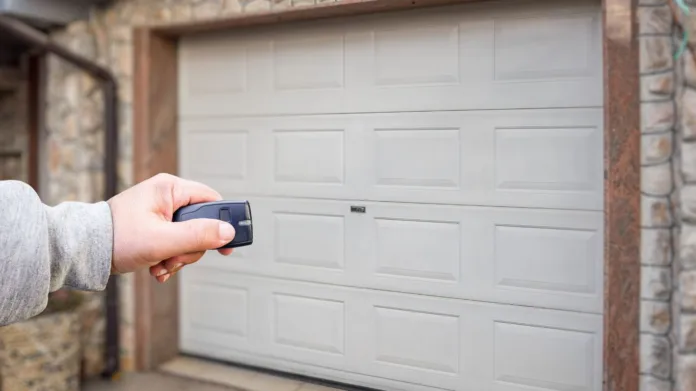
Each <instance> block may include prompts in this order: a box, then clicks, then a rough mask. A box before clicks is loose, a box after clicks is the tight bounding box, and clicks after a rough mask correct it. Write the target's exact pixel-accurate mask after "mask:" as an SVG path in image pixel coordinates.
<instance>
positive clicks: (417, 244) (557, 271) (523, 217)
mask: <svg viewBox="0 0 696 391" xmlns="http://www.w3.org/2000/svg"><path fill="white" fill-rule="evenodd" d="M250 202H251V204H252V207H253V208H254V224H255V227H254V229H255V238H258V241H257V242H256V243H255V244H254V246H251V248H250V249H249V250H250V251H249V252H247V253H245V254H244V257H243V258H239V256H238V258H235V255H233V256H232V258H228V257H222V256H219V255H217V254H213V253H211V254H207V255H206V256H205V258H204V261H203V262H202V263H201V265H196V266H195V267H199V266H200V267H203V268H214V269H222V270H233V271H237V272H243V273H250V274H255V275H266V276H274V277H279V278H291V279H296V280H304V281H316V282H321V283H325V284H338V285H344V286H354V287H365V288H373V289H383V290H389V291H407V292H412V293H419V294H427V295H435V296H445V297H455V298H463V299H472V300H484V301H493V302H499V303H510V304H522V305H538V306H543V307H548V308H559V309H569V310H579V311H585V312H593V313H601V312H602V311H603V308H602V299H601V298H602V292H603V288H602V286H603V274H602V259H603V248H602V245H603V240H602V238H603V233H602V232H603V231H602V230H603V227H602V224H603V220H602V213H601V212H564V211H550V210H528V209H514V208H484V207H445V206H440V207H437V206H435V207H434V206H426V205H416V204H395V203H374V202H363V203H350V202H345V201H343V202H342V201H316V200H315V201H311V200H293V199H275V198H251V199H250ZM351 206H361V207H364V208H365V213H352V212H351ZM252 248H253V249H252ZM240 250H241V249H240ZM251 251H253V252H251Z"/></svg>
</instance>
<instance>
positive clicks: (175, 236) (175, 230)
mask: <svg viewBox="0 0 696 391" xmlns="http://www.w3.org/2000/svg"><path fill="white" fill-rule="evenodd" d="M164 231H165V232H163V234H164V237H166V238H167V239H166V241H167V244H166V246H165V247H166V248H167V249H166V250H165V251H166V253H165V254H163V257H162V258H163V259H166V258H170V257H175V256H177V255H182V254H189V253H193V252H200V251H206V250H214V249H216V248H219V247H222V246H224V245H226V244H227V243H229V242H231V241H232V239H234V235H235V231H234V227H233V226H232V225H231V224H230V223H227V222H224V221H220V220H215V219H191V220H187V221H182V222H174V223H166V229H165V230H164Z"/></svg>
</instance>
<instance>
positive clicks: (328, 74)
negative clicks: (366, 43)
mask: <svg viewBox="0 0 696 391" xmlns="http://www.w3.org/2000/svg"><path fill="white" fill-rule="evenodd" d="M343 57H344V45H343V36H311V37H303V38H300V39H294V40H291V39H288V40H277V41H274V42H273V74H274V80H275V88H276V89H277V90H303V89H325V88H340V87H342V86H343V74H344V70H343V64H344V60H343Z"/></svg>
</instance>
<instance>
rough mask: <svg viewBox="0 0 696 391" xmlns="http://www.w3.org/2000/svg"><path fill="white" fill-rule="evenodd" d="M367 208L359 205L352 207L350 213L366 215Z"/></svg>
mask: <svg viewBox="0 0 696 391" xmlns="http://www.w3.org/2000/svg"><path fill="white" fill-rule="evenodd" d="M365 211H366V208H365V207H364V206H358V205H351V206H350V212H351V213H365Z"/></svg>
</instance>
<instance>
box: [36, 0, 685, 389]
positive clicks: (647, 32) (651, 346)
mask: <svg viewBox="0 0 696 391" xmlns="http://www.w3.org/2000/svg"><path fill="white" fill-rule="evenodd" d="M667 1H668V0H640V1H639V35H640V37H639V40H640V57H641V58H640V64H639V65H640V72H641V80H640V84H641V117H642V118H641V134H642V136H641V138H642V139H641V144H642V156H641V163H642V176H641V182H642V184H641V191H642V215H641V221H642V227H643V228H642V233H641V265H642V266H641V275H642V284H641V319H640V330H641V342H640V344H641V346H640V347H641V349H640V351H641V379H642V381H641V390H644V391H666V390H673V389H676V390H683V391H687V390H694V389H696V384H695V383H694V382H696V380H694V379H696V90H695V89H694V88H696V62H694V59H693V57H692V56H693V54H694V53H691V52H687V53H685V55H684V56H682V57H681V58H680V59H679V60H678V61H675V60H674V59H673V53H674V51H675V50H676V46H677V45H678V43H679V39H680V35H679V34H678V30H679V28H678V27H679V26H680V25H681V23H680V22H679V20H677V23H675V20H674V18H673V13H672V9H671V8H670V5H669V3H668V2H667ZM314 3H315V0H300V1H297V0H272V1H268V0H151V1H143V0H122V1H117V2H115V3H114V4H113V5H111V6H110V7H109V8H107V9H101V10H95V12H93V14H92V16H91V18H90V19H89V20H86V21H79V22H76V23H73V24H72V25H70V26H69V27H68V28H67V29H65V30H62V31H59V32H56V33H55V38H56V39H58V40H59V41H61V42H63V43H64V44H66V45H68V46H69V47H71V48H72V49H73V50H76V51H78V52H80V53H82V54H83V55H86V56H88V57H90V58H93V59H96V60H97V61H98V62H100V63H101V64H103V65H106V66H108V67H110V68H111V69H112V70H113V72H114V73H115V74H116V75H117V77H118V79H119V81H120V88H121V90H120V99H121V104H122V107H121V113H120V114H121V129H120V133H121V138H120V156H119V174H120V188H121V189H124V188H125V187H127V186H129V185H131V184H132V183H133V178H132V136H133V135H132V126H133V125H132V112H133V110H132V106H131V103H132V99H133V86H132V76H133V50H132V49H133V46H132V36H131V34H132V26H134V25H141V24H161V23H175V22H184V21H191V20H200V19H207V18H218V17H223V16H225V15H229V14H234V13H243V12H254V11H267V10H270V9H274V10H275V9H282V8H287V7H299V6H306V5H312V4H314ZM694 5H696V3H695V4H694ZM675 9H676V8H675ZM680 18H681V17H680ZM685 25H686V26H687V28H688V29H689V31H690V36H691V37H693V38H692V41H693V43H694V45H696V16H692V17H690V18H689V19H688V20H686V23H685ZM49 80H50V82H49V95H48V119H49V121H48V123H49V128H50V143H51V148H50V152H51V157H50V166H51V167H50V170H49V171H50V172H49V174H50V183H51V184H50V196H51V197H52V199H54V200H64V199H75V198H77V199H85V200H94V199H99V198H100V196H101V183H102V182H103V178H102V174H101V171H100V170H101V167H102V161H101V156H102V147H101V140H102V137H103V124H102V123H101V118H100V113H101V110H102V107H101V100H100V95H99V94H98V92H97V89H96V86H95V84H94V82H93V81H91V80H90V79H89V78H87V77H85V76H83V75H82V74H81V73H80V72H78V71H76V70H75V69H72V68H71V67H68V66H65V65H61V64H59V63H57V62H55V61H54V62H52V63H51V64H50V68H49ZM63 144H69V145H71V147H70V148H68V149H67V150H65V151H62V150H61V151H60V152H58V151H57V148H53V145H61V146H62V145H63ZM61 149H62V148H61ZM74 178H77V180H74ZM680 200H682V202H680ZM673 261H676V262H673ZM122 283H123V285H124V286H123V289H122V297H121V303H122V322H123V324H122V332H123V350H122V351H123V364H124V368H125V369H128V368H131V367H132V352H133V319H134V313H133V286H132V277H130V276H129V277H122ZM679 289H681V292H680V291H679ZM673 298H674V300H673ZM675 385H676V387H675Z"/></svg>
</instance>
